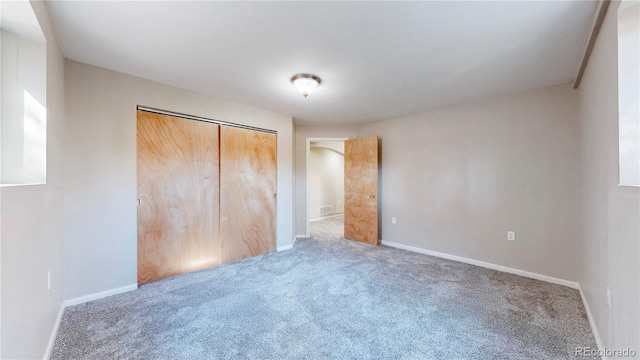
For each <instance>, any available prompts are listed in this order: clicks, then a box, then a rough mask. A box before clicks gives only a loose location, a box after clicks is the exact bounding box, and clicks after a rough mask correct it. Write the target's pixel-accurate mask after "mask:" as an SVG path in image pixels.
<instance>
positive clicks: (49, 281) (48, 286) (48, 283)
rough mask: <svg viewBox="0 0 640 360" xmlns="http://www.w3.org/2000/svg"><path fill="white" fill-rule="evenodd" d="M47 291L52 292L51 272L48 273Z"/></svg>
mask: <svg viewBox="0 0 640 360" xmlns="http://www.w3.org/2000/svg"><path fill="white" fill-rule="evenodd" d="M47 290H51V270H49V271H48V272H47Z"/></svg>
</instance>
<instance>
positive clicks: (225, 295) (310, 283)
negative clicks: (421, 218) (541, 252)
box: [51, 218, 596, 359]
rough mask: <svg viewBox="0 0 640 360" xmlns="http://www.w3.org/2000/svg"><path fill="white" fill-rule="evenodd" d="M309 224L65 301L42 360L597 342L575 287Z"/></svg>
mask: <svg viewBox="0 0 640 360" xmlns="http://www.w3.org/2000/svg"><path fill="white" fill-rule="evenodd" d="M337 220H338V219H336V218H333V220H332V221H334V222H337ZM325 225H326V228H330V227H331V226H330V225H327V224H325ZM318 226H323V225H322V224H319V225H318ZM334 227H335V226H334ZM313 233H314V237H312V238H310V239H302V240H299V241H298V242H297V243H296V245H295V247H294V248H293V249H292V250H288V251H283V252H277V253H270V254H265V255H261V256H257V257H254V258H250V259H246V260H243V261H239V262H236V263H232V264H228V265H223V266H219V267H215V268H211V269H207V270H203V271H199V272H195V273H191V274H185V275H180V276H176V277H173V278H169V279H165V280H161V281H157V282H153V283H150V284H146V285H144V286H141V287H140V288H139V289H138V290H136V291H132V292H129V293H125V294H120V295H115V296H111V297H108V298H104V299H100V300H96V301H92V302H89V303H85V304H81V305H76V306H72V307H69V308H67V309H65V313H64V316H63V318H62V322H61V324H60V329H59V332H58V335H57V338H56V341H55V344H54V348H53V351H52V355H51V358H52V359H114V358H118V359H238V358H240V359H289V358H296V359H353V358H357V359H569V358H574V356H573V354H574V349H575V347H578V346H580V347H582V346H590V347H596V344H595V341H594V338H593V335H592V334H591V331H590V328H589V324H588V321H587V318H586V315H585V310H584V308H583V305H582V302H581V300H580V296H579V294H578V292H577V291H576V290H574V289H570V288H567V287H564V286H560V285H554V284H549V283H545V282H542V281H538V280H533V279H529V278H525V277H520V276H516V275H511V274H506V273H502V272H498V271H493V270H488V269H484V268H481V267H476V266H472V265H467V264H463V263H458V262H453V261H448V260H443V259H439V258H435V257H430V256H426V255H421V254H416V253H411V252H408V251H404V250H399V249H394V248H390V247H386V246H377V247H376V246H370V245H365V244H360V243H357V242H353V241H349V240H344V239H342V238H341V237H339V236H336V235H335V234H333V233H331V235H326V236H325V235H323V234H325V232H322V231H320V232H317V231H316V232H313Z"/></svg>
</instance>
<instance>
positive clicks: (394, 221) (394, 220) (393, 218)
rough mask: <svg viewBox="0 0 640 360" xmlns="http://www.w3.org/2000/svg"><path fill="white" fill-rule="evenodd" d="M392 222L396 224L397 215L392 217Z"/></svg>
mask: <svg viewBox="0 0 640 360" xmlns="http://www.w3.org/2000/svg"><path fill="white" fill-rule="evenodd" d="M391 223H392V224H395V223H396V217H395V216H393V217H392V218H391Z"/></svg>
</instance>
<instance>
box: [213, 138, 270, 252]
mask: <svg viewBox="0 0 640 360" xmlns="http://www.w3.org/2000/svg"><path fill="white" fill-rule="evenodd" d="M220 174H221V177H220V214H221V217H220V239H221V245H222V246H221V256H222V262H223V263H228V262H232V261H236V260H240V259H244V258H247V257H251V256H256V255H260V254H263V253H266V252H270V251H274V250H276V199H275V193H276V135H275V134H269V133H264V132H259V131H254V130H247V129H240V128H234V127H229V126H221V127H220Z"/></svg>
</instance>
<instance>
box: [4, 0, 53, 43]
mask: <svg viewBox="0 0 640 360" xmlns="http://www.w3.org/2000/svg"><path fill="white" fill-rule="evenodd" d="M0 28H1V29H2V30H6V31H10V32H12V33H14V34H17V35H19V36H21V37H23V38H26V39H29V40H33V41H38V42H44V41H45V39H44V34H43V33H42V30H41V29H40V24H38V19H37V18H36V14H34V13H33V9H32V8H31V4H30V3H29V1H27V0H20V1H0Z"/></svg>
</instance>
